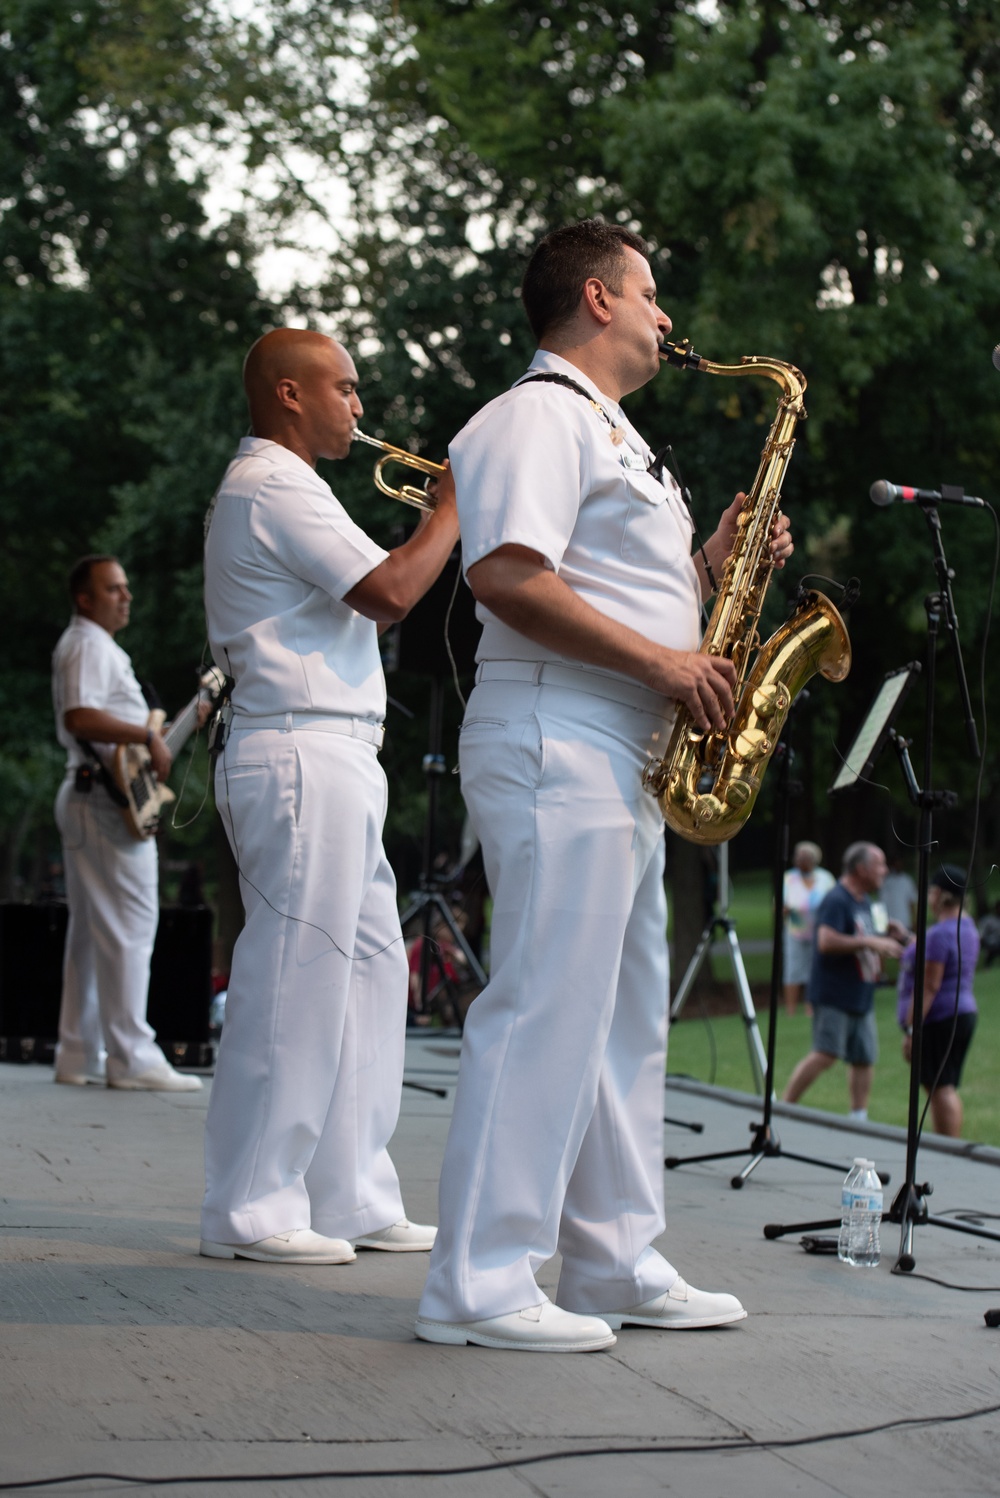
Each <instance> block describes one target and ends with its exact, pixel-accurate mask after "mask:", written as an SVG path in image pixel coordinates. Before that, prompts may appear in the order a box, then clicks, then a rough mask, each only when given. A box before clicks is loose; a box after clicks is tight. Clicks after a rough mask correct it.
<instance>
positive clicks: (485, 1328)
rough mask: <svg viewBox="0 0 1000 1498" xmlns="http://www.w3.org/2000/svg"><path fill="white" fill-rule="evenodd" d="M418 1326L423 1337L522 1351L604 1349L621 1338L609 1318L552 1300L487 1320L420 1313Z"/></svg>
mask: <svg viewBox="0 0 1000 1498" xmlns="http://www.w3.org/2000/svg"><path fill="white" fill-rule="evenodd" d="M414 1330H415V1331H416V1334H417V1336H418V1337H419V1338H420V1339H421V1340H422V1341H424V1342H440V1343H443V1344H445V1345H446V1346H448V1347H465V1346H466V1345H467V1344H468V1343H470V1342H471V1343H472V1344H473V1346H475V1347H501V1348H512V1349H514V1350H517V1351H521V1352H600V1350H601V1349H602V1348H604V1347H614V1345H615V1342H616V1340H617V1338H616V1337H615V1334H614V1332H613V1331H612V1330H611V1328H610V1327H609V1326H608V1324H607V1322H605V1321H600V1320H598V1318H597V1317H596V1316H576V1315H574V1313H573V1312H572V1311H561V1310H560V1309H559V1307H558V1306H554V1305H553V1304H552V1302H551V1301H550V1300H543V1301H542V1303H541V1305H540V1306H529V1307H528V1309H527V1310H525V1311H511V1312H510V1313H509V1314H508V1315H506V1316H491V1317H490V1318H489V1319H488V1320H486V1321H432V1320H431V1319H430V1318H429V1317H427V1316H418V1317H417V1322H416V1326H415V1327H414Z"/></svg>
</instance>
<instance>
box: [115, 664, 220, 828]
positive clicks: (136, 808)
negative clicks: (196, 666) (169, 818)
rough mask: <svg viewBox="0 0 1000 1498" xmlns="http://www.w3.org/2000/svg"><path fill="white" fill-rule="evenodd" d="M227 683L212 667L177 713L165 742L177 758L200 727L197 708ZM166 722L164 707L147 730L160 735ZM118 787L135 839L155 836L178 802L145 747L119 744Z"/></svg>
mask: <svg viewBox="0 0 1000 1498" xmlns="http://www.w3.org/2000/svg"><path fill="white" fill-rule="evenodd" d="M225 684H226V677H225V673H224V672H222V671H220V670H219V668H218V666H212V667H211V668H210V669H209V670H208V671H206V672H205V674H204V676H202V678H201V681H200V683H199V686H198V690H197V692H195V694H194V696H193V697H192V698H191V701H190V702H189V703H188V704H187V706H186V707H185V708H182V709H181V711H180V712H179V713H178V714H177V716H176V718H175V719H174V721H173V722H172V723H171V725H170V727H169V728H168V729H167V731H166V733H165V734H164V735H163V742H164V743H165V744H166V746H167V748H168V749H169V750H170V752H171V754H172V755H173V756H174V757H175V758H176V756H177V755H178V754H179V752H180V750H181V749H182V747H183V746H184V744H185V743H186V742H187V740H188V739H189V738H190V737H191V734H192V733H193V732H194V730H195V728H196V727H197V724H198V709H199V707H200V706H201V704H202V703H203V702H215V701H216V700H217V699H218V696H219V694H220V692H221V691H222V689H223V687H224V686H225ZM165 719H166V713H165V712H164V711H163V709H162V708H157V709H156V710H155V711H154V712H151V713H150V715H149V722H148V725H147V726H148V727H149V728H151V729H152V731H153V732H154V733H159V731H160V729H161V728H162V727H163V724H164V721H165ZM109 772H110V774H111V778H112V780H113V781H114V783H115V786H116V788H117V789H118V790H119V791H120V792H121V794H122V795H123V796H124V797H125V801H126V803H127V804H126V805H124V806H122V808H121V813H122V816H123V817H124V819H125V825H126V827H127V828H128V830H129V831H130V832H131V834H132V836H133V837H134V838H137V839H138V840H139V841H143V840H144V839H145V838H148V837H152V836H153V835H154V834H155V832H156V830H157V828H158V827H159V825H160V818H161V817H162V815H163V808H164V807H165V806H168V805H169V804H170V802H171V801H174V800H176V797H175V796H174V793H173V791H172V790H171V789H170V787H169V786H166V785H161V784H160V782H159V781H158V780H157V778H156V776H155V775H154V774H153V765H152V760H151V758H150V753H149V750H148V749H147V748H146V746H145V744H119V745H118V746H117V748H116V749H115V752H114V758H113V759H112V761H111V764H110V766H109Z"/></svg>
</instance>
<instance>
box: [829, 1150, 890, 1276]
mask: <svg viewBox="0 0 1000 1498" xmlns="http://www.w3.org/2000/svg"><path fill="white" fill-rule="evenodd" d="M840 1202H841V1207H840V1211H841V1216H840V1238H839V1240H838V1243H837V1255H838V1257H839V1258H840V1259H842V1260H843V1262H844V1263H845V1264H852V1265H854V1266H855V1267H856V1268H863V1269H874V1268H875V1266H876V1265H877V1264H878V1263H879V1260H880V1259H881V1257H882V1246H881V1243H880V1242H879V1228H880V1227H881V1224H882V1183H881V1181H880V1180H879V1178H878V1175H877V1173H876V1170H875V1161H874V1160H865V1159H863V1158H862V1157H861V1156H860V1155H859V1156H858V1157H857V1159H856V1160H855V1161H854V1164H853V1165H852V1166H851V1168H850V1170H849V1171H848V1173H847V1177H846V1179H845V1181H844V1185H843V1188H842V1190H841V1196H840Z"/></svg>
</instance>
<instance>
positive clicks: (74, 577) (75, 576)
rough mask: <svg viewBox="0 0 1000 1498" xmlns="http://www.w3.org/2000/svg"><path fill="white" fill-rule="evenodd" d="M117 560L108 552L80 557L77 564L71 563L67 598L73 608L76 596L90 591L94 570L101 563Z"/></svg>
mask: <svg viewBox="0 0 1000 1498" xmlns="http://www.w3.org/2000/svg"><path fill="white" fill-rule="evenodd" d="M117 560H118V558H117V557H113V556H112V555H111V554H110V552H100V553H97V552H95V553H94V554H93V555H92V556H87V557H81V558H80V560H79V561H78V562H74V563H73V566H72V567H71V568H70V572H69V596H70V598H71V599H72V601H73V607H74V608H75V607H76V600H77V596H78V594H80V593H87V592H89V591H90V574H91V573H92V572H93V570H94V568H95V567H97V566H99V565H100V563H101V562H117Z"/></svg>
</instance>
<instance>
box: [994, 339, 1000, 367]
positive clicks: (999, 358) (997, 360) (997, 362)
mask: <svg viewBox="0 0 1000 1498" xmlns="http://www.w3.org/2000/svg"><path fill="white" fill-rule="evenodd" d="M993 368H994V369H1000V343H998V344H997V346H996V348H995V349H994V350H993Z"/></svg>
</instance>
